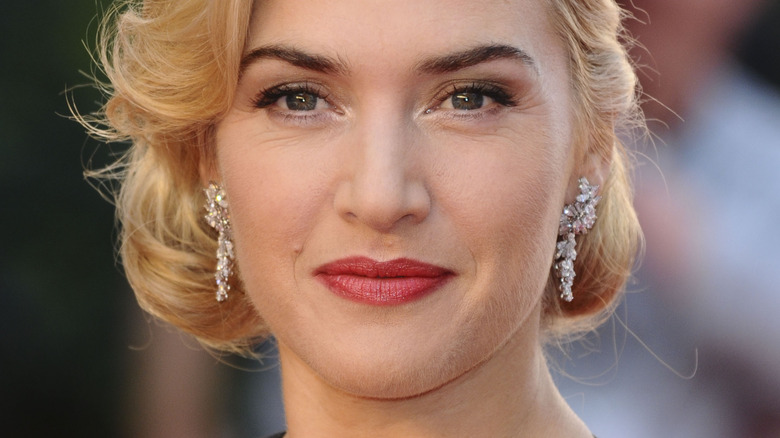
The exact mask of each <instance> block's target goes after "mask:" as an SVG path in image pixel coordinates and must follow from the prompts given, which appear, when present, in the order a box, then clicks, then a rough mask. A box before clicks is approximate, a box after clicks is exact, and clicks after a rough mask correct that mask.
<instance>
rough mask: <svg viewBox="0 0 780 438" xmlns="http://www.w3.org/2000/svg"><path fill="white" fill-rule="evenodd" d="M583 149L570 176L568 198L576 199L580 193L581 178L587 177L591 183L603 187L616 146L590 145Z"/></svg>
mask: <svg viewBox="0 0 780 438" xmlns="http://www.w3.org/2000/svg"><path fill="white" fill-rule="evenodd" d="M583 149H584V150H583V151H582V152H580V154H579V157H578V159H577V162H576V163H575V164H574V171H573V172H572V174H571V176H570V178H569V185H568V190H567V192H566V193H567V194H568V195H570V196H567V198H566V199H574V198H575V197H576V196H577V195H578V194H579V193H580V191H579V187H578V186H579V179H580V178H582V177H585V178H587V180H588V182H589V183H590V184H591V185H598V186H599V187H601V188H603V187H604V184H605V183H606V182H607V178H608V177H609V172H610V168H611V167H612V154H613V152H614V146H611V147H608V148H597V147H594V146H589V147H586V148H583Z"/></svg>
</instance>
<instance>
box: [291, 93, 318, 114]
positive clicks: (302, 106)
mask: <svg viewBox="0 0 780 438" xmlns="http://www.w3.org/2000/svg"><path fill="white" fill-rule="evenodd" d="M287 108H289V109H291V110H293V111H311V110H313V109H315V108H317V96H315V95H314V94H311V93H295V94H288V95H287Z"/></svg>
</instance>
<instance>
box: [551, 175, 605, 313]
mask: <svg viewBox="0 0 780 438" xmlns="http://www.w3.org/2000/svg"><path fill="white" fill-rule="evenodd" d="M579 188H580V194H579V195H578V196H577V198H576V199H575V201H574V203H573V204H568V205H566V206H564V207H563V214H561V221H560V226H559V227H558V236H560V237H561V239H559V240H558V244H557V246H556V252H555V259H554V262H553V268H554V269H555V274H556V276H557V277H558V279H559V280H560V283H559V284H558V289H559V290H560V291H561V295H560V297H561V299H562V300H564V301H566V302H571V301H572V300H573V299H574V296H573V295H572V293H571V287H572V284H574V277H575V275H576V274H575V273H574V261H575V260H576V259H577V250H576V249H574V248H575V246H576V245H577V242H576V241H575V240H574V236H576V235H579V234H586V233H587V232H588V230H590V229H591V228H593V224H594V223H595V222H596V205H597V204H598V203H599V201H600V200H601V196H598V195H597V193H598V190H599V186H598V185H593V186H592V185H590V183H588V180H587V179H586V178H584V177H583V178H580V180H579Z"/></svg>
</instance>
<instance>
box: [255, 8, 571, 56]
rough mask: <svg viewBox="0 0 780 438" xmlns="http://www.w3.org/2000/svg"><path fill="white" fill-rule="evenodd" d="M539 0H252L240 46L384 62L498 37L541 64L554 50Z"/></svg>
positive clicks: (554, 42)
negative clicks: (272, 46) (289, 48)
mask: <svg viewBox="0 0 780 438" xmlns="http://www.w3.org/2000/svg"><path fill="white" fill-rule="evenodd" d="M547 8H548V6H546V1H544V0H504V1H497V0H487V1H484V0H482V1H473V0H294V1H289V0H256V1H255V2H254V6H253V13H252V21H251V24H250V35H249V41H248V45H247V51H249V50H252V49H253V48H255V47H258V46H263V45H269V44H283V45H293V46H295V47H297V48H299V49H302V50H305V51H307V52H310V53H318V54H324V55H328V56H332V57H334V58H338V59H340V60H342V61H343V62H344V63H345V64H347V65H351V66H358V67H359V66H361V65H371V66H373V67H375V68H379V69H385V70H386V71H390V70H387V69H392V68H397V67H398V66H405V65H412V64H414V63H417V62H419V60H420V59H421V58H425V57H428V56H435V55H436V54H438V53H446V52H452V51H457V50H458V49H462V48H463V47H464V46H478V45H486V44H505V45H511V46H513V47H517V48H519V49H521V50H523V51H524V52H526V53H528V54H529V55H530V56H531V57H532V58H534V61H535V62H536V63H538V64H539V65H540V67H541V68H542V69H549V68H553V67H552V65H549V64H551V63H552V61H551V60H550V58H555V57H556V56H555V55H560V54H561V51H562V50H561V47H560V44H558V43H557V38H555V35H554V31H553V26H552V25H551V23H550V20H549V17H550V14H549V13H548V10H547Z"/></svg>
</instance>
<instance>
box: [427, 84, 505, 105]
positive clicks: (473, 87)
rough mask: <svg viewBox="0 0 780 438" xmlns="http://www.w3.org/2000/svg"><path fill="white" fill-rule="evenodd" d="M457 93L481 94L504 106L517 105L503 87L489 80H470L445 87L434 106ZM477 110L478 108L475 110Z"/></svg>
mask: <svg viewBox="0 0 780 438" xmlns="http://www.w3.org/2000/svg"><path fill="white" fill-rule="evenodd" d="M459 93H475V94H481V95H483V96H485V97H489V98H491V99H493V101H495V102H496V103H497V104H499V105H501V106H506V107H513V106H517V105H518V102H517V100H516V99H515V97H514V96H513V95H512V94H511V93H509V92H508V91H507V90H506V89H505V88H504V87H502V86H500V85H497V84H494V83H491V82H472V83H470V84H468V85H463V84H452V85H450V86H449V87H447V88H446V89H445V91H444V92H443V93H442V95H441V97H440V98H439V99H438V104H437V105H436V107H434V108H432V109H433V110H436V108H438V107H440V106H441V104H442V103H444V102H445V101H446V100H447V99H450V98H452V96H454V95H456V94H459ZM476 111H478V110H476Z"/></svg>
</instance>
